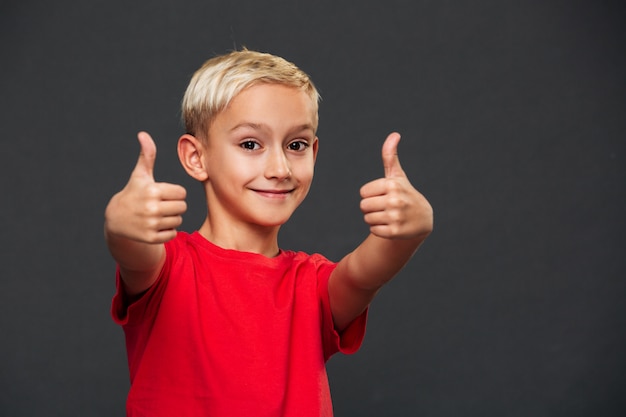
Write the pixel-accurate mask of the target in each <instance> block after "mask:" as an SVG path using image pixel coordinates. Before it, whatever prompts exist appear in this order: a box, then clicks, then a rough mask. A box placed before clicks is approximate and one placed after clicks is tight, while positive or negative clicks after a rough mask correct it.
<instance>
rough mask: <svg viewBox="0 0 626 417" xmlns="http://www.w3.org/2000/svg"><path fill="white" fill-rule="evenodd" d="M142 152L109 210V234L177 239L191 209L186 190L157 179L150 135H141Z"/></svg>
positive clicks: (141, 239)
mask: <svg viewBox="0 0 626 417" xmlns="http://www.w3.org/2000/svg"><path fill="white" fill-rule="evenodd" d="M137 137H138V139H139V144H140V145H141V152H140V154H139V159H138V160H137V165H135V168H134V169H133V172H132V173H131V175H130V179H129V180H128V183H127V184H126V186H125V187H124V189H123V190H122V191H120V192H119V193H117V194H115V195H114V196H113V198H112V199H111V201H110V202H109V204H108V206H107V208H106V211H105V225H106V226H105V227H106V229H107V231H108V232H109V233H112V234H114V235H118V236H122V237H125V238H128V239H131V240H136V241H139V242H144V243H163V242H166V241H168V240H170V239H173V238H174V237H175V236H176V228H177V227H179V226H180V225H181V224H182V221H183V220H182V214H183V213H184V212H185V211H186V210H187V203H186V202H185V197H186V196H187V192H186V190H185V189H184V188H183V187H181V186H180V185H175V184H168V183H159V182H156V181H155V180H154V162H155V160H156V145H155V144H154V141H153V140H152V138H151V137H150V135H149V134H147V133H145V132H140V133H139V134H138V135H137Z"/></svg>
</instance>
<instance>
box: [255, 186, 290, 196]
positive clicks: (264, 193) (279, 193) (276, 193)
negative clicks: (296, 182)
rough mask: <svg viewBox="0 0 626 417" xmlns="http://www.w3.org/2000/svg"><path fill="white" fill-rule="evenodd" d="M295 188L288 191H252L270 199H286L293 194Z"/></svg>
mask: <svg viewBox="0 0 626 417" xmlns="http://www.w3.org/2000/svg"><path fill="white" fill-rule="evenodd" d="M293 190H294V189H293V188H290V189H286V190H274V189H270V190H257V189H253V190H252V191H254V192H255V193H257V194H259V195H262V196H264V197H268V198H284V197H286V196H287V195H289V194H290V193H291V192H293Z"/></svg>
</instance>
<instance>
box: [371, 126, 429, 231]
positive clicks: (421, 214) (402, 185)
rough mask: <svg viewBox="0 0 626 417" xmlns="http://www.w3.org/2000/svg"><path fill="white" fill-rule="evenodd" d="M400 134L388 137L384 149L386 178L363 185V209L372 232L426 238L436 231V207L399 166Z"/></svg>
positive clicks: (383, 157)
mask: <svg viewBox="0 0 626 417" xmlns="http://www.w3.org/2000/svg"><path fill="white" fill-rule="evenodd" d="M399 142H400V135H399V134H398V133H392V134H390V135H389V136H387V139H386V140H385V143H384V144H383V148H382V159H383V167H384V168H385V177H384V178H379V179H377V180H374V181H371V182H369V183H367V184H365V185H364V186H363V187H361V198H362V200H361V211H362V212H363V215H364V220H365V223H367V224H368V225H369V226H370V232H371V233H372V234H374V235H376V236H378V237H382V238H386V239H418V238H421V239H424V238H426V236H428V235H429V234H430V232H431V231H432V230H433V210H432V207H431V206H430V203H428V200H426V198H425V197H424V196H423V195H422V194H420V193H419V192H418V191H417V190H416V189H415V188H414V187H413V186H412V185H411V183H410V181H409V179H408V178H407V176H406V174H405V173H404V171H403V170H402V167H401V166H400V160H399V159H398V143H399Z"/></svg>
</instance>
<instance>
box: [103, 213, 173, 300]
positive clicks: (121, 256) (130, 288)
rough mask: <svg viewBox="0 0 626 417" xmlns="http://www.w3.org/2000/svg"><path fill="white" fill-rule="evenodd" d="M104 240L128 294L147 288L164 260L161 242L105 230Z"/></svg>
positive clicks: (154, 278)
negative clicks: (152, 241) (137, 238)
mask: <svg viewBox="0 0 626 417" xmlns="http://www.w3.org/2000/svg"><path fill="white" fill-rule="evenodd" d="M104 236H105V241H106V243H107V246H108V248H109V252H110V253H111V256H113V259H115V261H116V262H117V263H118V265H119V267H120V274H121V277H122V281H123V283H124V285H125V289H126V292H127V293H128V294H129V295H133V294H138V293H140V292H143V291H145V290H146V289H148V288H149V287H150V286H151V285H152V284H153V283H154V281H155V280H156V278H157V277H158V275H159V273H160V271H161V268H162V267H163V263H164V262H165V245H164V244H163V243H144V242H138V241H135V240H132V239H128V238H126V237H123V236H119V235H116V234H114V233H111V232H110V231H109V230H107V228H106V225H105V232H104Z"/></svg>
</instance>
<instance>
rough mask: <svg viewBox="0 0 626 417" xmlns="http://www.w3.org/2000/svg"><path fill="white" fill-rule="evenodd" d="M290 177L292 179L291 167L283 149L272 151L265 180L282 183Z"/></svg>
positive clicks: (268, 159)
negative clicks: (276, 180)
mask: <svg viewBox="0 0 626 417" xmlns="http://www.w3.org/2000/svg"><path fill="white" fill-rule="evenodd" d="M289 177H291V167H290V166H289V160H288V159H287V155H285V152H284V150H283V149H282V148H276V149H272V151H271V152H269V154H268V158H267V164H266V167H265V178H268V179H278V180H280V181H282V180H285V179H287V178H289Z"/></svg>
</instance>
